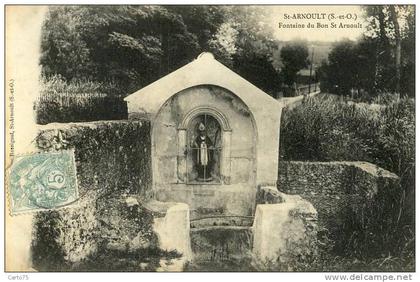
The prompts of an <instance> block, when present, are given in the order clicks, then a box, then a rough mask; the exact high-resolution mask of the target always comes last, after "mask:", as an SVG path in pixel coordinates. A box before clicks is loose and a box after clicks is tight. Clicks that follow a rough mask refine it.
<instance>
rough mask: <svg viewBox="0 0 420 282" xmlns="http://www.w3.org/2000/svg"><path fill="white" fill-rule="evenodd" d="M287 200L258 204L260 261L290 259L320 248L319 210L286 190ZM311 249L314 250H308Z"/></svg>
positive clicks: (255, 227) (256, 229) (255, 249)
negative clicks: (316, 245)
mask: <svg viewBox="0 0 420 282" xmlns="http://www.w3.org/2000/svg"><path fill="white" fill-rule="evenodd" d="M283 200H284V202H283V203H279V204H261V205H257V208H256V212H255V218H254V224H253V233H254V242H253V250H252V251H253V254H254V255H255V257H256V258H257V259H258V260H260V261H263V262H264V261H279V262H280V263H284V262H290V261H291V260H292V259H293V258H294V257H297V256H299V255H300V256H302V255H304V256H305V255H306V254H307V253H313V252H316V250H314V249H313V248H314V247H315V244H313V243H314V242H315V240H316V220H317V212H316V210H315V209H314V207H313V206H312V204H311V203H309V202H308V201H305V200H303V199H302V198H301V197H299V196H289V195H285V194H283ZM308 249H310V252H307V250H308Z"/></svg>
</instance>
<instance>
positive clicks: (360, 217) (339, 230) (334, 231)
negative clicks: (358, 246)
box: [278, 161, 399, 246]
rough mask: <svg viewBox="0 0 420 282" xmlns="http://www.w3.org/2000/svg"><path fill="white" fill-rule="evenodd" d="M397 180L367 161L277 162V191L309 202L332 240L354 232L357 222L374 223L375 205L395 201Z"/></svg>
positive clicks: (358, 224) (376, 209)
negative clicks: (372, 219) (348, 232)
mask: <svg viewBox="0 0 420 282" xmlns="http://www.w3.org/2000/svg"><path fill="white" fill-rule="evenodd" d="M398 181H399V179H398V177H397V176H396V175H395V174H393V173H391V172H389V171H387V170H384V169H381V168H379V167H377V166H375V165H373V164H370V163H366V162H298V161H296V162H295V161H291V162H287V161H282V162H280V163H279V179H278V190H279V191H281V192H284V193H287V194H292V195H300V196H302V198H304V199H306V200H308V201H310V202H311V203H312V204H313V205H314V207H315V209H316V210H317V212H318V217H319V224H320V226H321V232H320V235H321V236H322V234H323V232H322V228H324V232H326V234H325V235H327V237H329V238H330V239H332V240H334V241H335V242H340V239H342V238H341V237H342V234H344V233H345V232H346V230H347V231H348V230H353V231H352V232H357V229H356V228H355V226H356V225H357V226H364V227H363V228H367V226H366V224H367V223H369V222H371V224H374V223H373V222H372V221H371V219H370V218H369V217H377V216H381V215H380V214H379V213H380V209H379V208H378V207H382V206H383V203H386V202H388V203H389V204H391V203H393V202H394V199H393V195H394V194H397V193H395V192H393V191H395V189H399V185H398ZM374 207H375V209H373V208H374ZM373 210H375V212H376V213H377V214H376V215H375V214H373V212H372V211H373ZM350 233H351V232H350ZM342 243H343V244H346V243H345V242H342ZM340 244H341V243H337V246H340Z"/></svg>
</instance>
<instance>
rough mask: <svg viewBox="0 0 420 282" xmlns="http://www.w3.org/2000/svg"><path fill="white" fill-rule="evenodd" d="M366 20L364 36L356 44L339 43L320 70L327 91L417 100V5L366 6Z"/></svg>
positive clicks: (349, 42) (323, 85) (324, 88)
mask: <svg viewBox="0 0 420 282" xmlns="http://www.w3.org/2000/svg"><path fill="white" fill-rule="evenodd" d="M365 18H366V21H367V23H368V24H367V25H366V27H367V28H366V31H365V34H364V36H363V37H362V38H361V39H359V40H358V41H356V42H352V41H349V40H344V41H342V42H338V43H337V44H336V45H335V46H334V47H333V49H332V50H331V52H330V54H329V56H328V62H324V63H323V64H322V65H321V67H320V68H319V69H318V74H319V76H320V78H321V82H322V88H323V90H324V91H328V92H331V93H335V94H340V95H350V94H351V95H352V96H354V95H359V96H370V97H375V96H378V95H381V94H382V93H388V92H397V93H399V94H401V95H408V96H409V97H414V94H415V89H414V77H415V70H414V69H415V67H414V62H415V34H414V30H415V21H414V18H415V12H414V6H413V5H380V6H378V5H376V6H375V5H371V6H366V7H365ZM403 82H404V83H403ZM354 92H356V93H354ZM363 92H367V93H368V95H365V94H363Z"/></svg>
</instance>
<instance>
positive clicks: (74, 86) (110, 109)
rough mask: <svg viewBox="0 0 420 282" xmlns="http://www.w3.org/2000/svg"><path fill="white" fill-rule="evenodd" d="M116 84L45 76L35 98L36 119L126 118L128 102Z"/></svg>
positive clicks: (37, 120) (63, 120)
mask: <svg viewBox="0 0 420 282" xmlns="http://www.w3.org/2000/svg"><path fill="white" fill-rule="evenodd" d="M118 93H119V92H118V89H117V88H116V86H115V85H113V84H109V83H108V84H105V83H98V82H92V81H80V80H78V81H76V80H74V81H71V82H66V81H64V80H63V79H62V78H61V77H60V76H53V77H51V78H49V79H45V78H43V79H42V80H41V92H40V96H39V97H38V99H37V100H36V102H35V105H34V108H35V112H36V122H37V123H38V124H47V123H51V122H78V121H95V120H115V119H126V118H127V116H128V113H127V104H126V102H125V101H124V100H123V96H122V95H120V94H118Z"/></svg>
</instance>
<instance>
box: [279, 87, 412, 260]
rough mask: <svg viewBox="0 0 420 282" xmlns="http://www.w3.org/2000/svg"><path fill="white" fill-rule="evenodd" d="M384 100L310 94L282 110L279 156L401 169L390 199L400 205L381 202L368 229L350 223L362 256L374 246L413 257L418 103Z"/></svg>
mask: <svg viewBox="0 0 420 282" xmlns="http://www.w3.org/2000/svg"><path fill="white" fill-rule="evenodd" d="M388 96H389V95H388ZM388 98H390V99H388ZM381 102H382V103H384V104H382V105H379V104H365V103H354V102H346V101H344V100H343V99H342V98H337V96H334V95H325V94H324V95H320V96H318V97H314V98H310V97H308V98H305V99H304V101H303V103H302V104H301V105H300V106H298V107H295V108H294V109H292V110H285V112H284V113H283V116H282V122H281V133H280V138H281V141H280V144H281V145H280V158H281V159H283V160H303V161H367V162H370V163H374V164H376V165H378V166H380V167H382V168H385V169H387V170H390V171H392V172H394V173H396V174H397V175H398V176H399V177H400V185H399V186H400V187H399V189H396V190H394V193H395V191H398V192H399V193H398V192H397V193H398V194H397V195H388V196H387V197H386V198H387V199H389V198H390V196H392V197H391V198H395V199H396V200H397V204H395V203H394V204H392V207H391V203H388V202H386V203H382V202H380V201H378V203H377V204H378V207H376V208H375V210H376V211H378V212H380V213H381V215H380V217H381V218H377V220H374V221H372V222H371V225H374V226H371V228H369V230H367V229H366V228H365V227H363V228H360V230H354V229H357V228H358V226H356V225H357V223H355V225H354V226H352V227H351V228H353V231H355V232H356V233H358V234H355V235H354V236H353V238H352V240H353V242H352V244H353V245H354V246H355V245H356V244H357V246H359V250H354V253H355V254H356V253H357V254H358V255H361V256H362V255H367V251H369V252H370V251H371V250H374V249H375V250H379V251H382V253H383V254H384V255H386V256H388V255H397V256H398V255H404V256H406V257H407V256H408V257H414V248H413V246H414V235H413V232H414V215H415V210H414V198H415V197H414V169H415V165H414V158H415V154H414V148H415V147H414V146H415V103H414V100H413V99H408V98H403V99H398V98H396V97H387V99H383V100H382V101H381ZM390 193H393V192H390ZM381 197H382V196H381ZM385 207H388V208H387V209H386V213H385V214H384V210H385ZM372 212H373V211H372ZM348 231H349V232H350V230H348ZM368 232H373V233H375V232H377V234H373V235H369V234H367V233H368ZM356 239H357V240H359V241H358V242H356V241H355V240H356ZM363 240H365V241H363ZM362 241H363V242H362ZM371 255H373V253H372V254H371Z"/></svg>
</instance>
